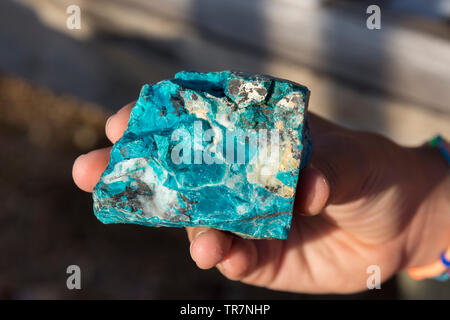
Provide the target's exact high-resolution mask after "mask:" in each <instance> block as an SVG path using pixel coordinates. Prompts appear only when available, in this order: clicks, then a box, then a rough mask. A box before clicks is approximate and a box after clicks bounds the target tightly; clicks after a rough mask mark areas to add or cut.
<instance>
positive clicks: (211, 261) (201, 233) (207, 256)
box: [188, 228, 232, 269]
mask: <svg viewBox="0 0 450 320" xmlns="http://www.w3.org/2000/svg"><path fill="white" fill-rule="evenodd" d="M188 235H189V238H190V240H191V248H190V251H191V257H192V259H193V260H194V261H195V263H196V264H197V266H198V267H199V268H201V269H210V268H212V267H214V266H216V265H217V264H218V263H219V262H220V261H222V259H223V258H224V257H225V255H226V254H227V253H228V251H229V250H230V247H231V241H232V240H231V238H232V237H231V235H229V234H226V233H225V232H222V231H219V230H215V229H209V228H188Z"/></svg>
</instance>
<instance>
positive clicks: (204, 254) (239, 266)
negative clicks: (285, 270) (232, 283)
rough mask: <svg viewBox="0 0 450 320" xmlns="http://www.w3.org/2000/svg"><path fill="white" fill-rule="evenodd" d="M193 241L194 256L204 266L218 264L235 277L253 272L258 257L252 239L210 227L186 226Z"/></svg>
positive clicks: (239, 278) (230, 277)
mask: <svg viewBox="0 0 450 320" xmlns="http://www.w3.org/2000/svg"><path fill="white" fill-rule="evenodd" d="M186 229H187V232H188V237H189V240H190V241H191V247H190V252H191V257H192V259H193V260H194V261H195V263H196V264H197V266H198V267H199V268H201V269H210V268H213V267H215V266H217V268H218V269H219V271H220V272H222V274H224V275H225V276H226V277H227V278H229V279H231V280H241V279H242V278H244V277H245V276H247V275H248V274H249V273H251V272H252V271H253V270H254V268H255V266H256V261H257V250H256V247H255V245H254V243H253V241H252V240H247V239H241V238H238V237H235V236H233V235H231V234H229V233H226V232H224V231H220V230H216V229H210V228H202V227H199V228H186Z"/></svg>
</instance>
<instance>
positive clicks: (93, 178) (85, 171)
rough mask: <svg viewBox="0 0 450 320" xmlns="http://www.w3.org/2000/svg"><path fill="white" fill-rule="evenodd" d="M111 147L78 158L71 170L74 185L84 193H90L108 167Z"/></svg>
mask: <svg viewBox="0 0 450 320" xmlns="http://www.w3.org/2000/svg"><path fill="white" fill-rule="evenodd" d="M110 152H111V147H109V148H104V149H98V150H94V151H91V152H89V153H86V154H83V155H81V156H79V157H78V158H77V159H76V160H75V163H74V164H73V168H72V176H73V180H74V181H75V184H76V185H77V186H78V187H79V188H80V189H81V190H84V191H86V192H92V191H93V190H94V187H95V185H96V184H97V182H98V180H99V179H100V176H101V174H102V173H103V171H105V169H106V167H107V166H108V161H109V153H110Z"/></svg>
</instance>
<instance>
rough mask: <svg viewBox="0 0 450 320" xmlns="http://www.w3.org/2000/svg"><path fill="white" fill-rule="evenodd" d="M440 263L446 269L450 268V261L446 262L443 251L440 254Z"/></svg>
mask: <svg viewBox="0 0 450 320" xmlns="http://www.w3.org/2000/svg"><path fill="white" fill-rule="evenodd" d="M441 262H442V264H443V265H444V266H446V267H447V268H450V260H447V259H446V258H445V251H444V252H442V254H441Z"/></svg>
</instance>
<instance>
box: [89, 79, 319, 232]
mask: <svg viewBox="0 0 450 320" xmlns="http://www.w3.org/2000/svg"><path fill="white" fill-rule="evenodd" d="M308 97H309V91H308V89H307V88H306V87H304V86H301V85H299V84H296V83H293V82H290V81H287V80H282V79H277V78H273V77H270V76H266V75H259V74H248V73H241V72H231V71H223V72H210V73H199V72H179V73H177V74H176V75H175V77H174V78H173V79H169V80H164V81H161V82H159V83H157V84H154V85H148V84H147V85H144V87H143V88H142V90H141V94H140V96H139V99H138V100H137V102H136V105H135V106H134V107H133V109H132V112H131V116H130V120H129V122H128V127H127V129H126V131H125V133H124V135H123V136H122V138H121V139H120V140H119V141H117V142H116V143H115V144H114V146H113V148H112V151H111V157H110V161H109V164H108V167H107V168H106V170H105V171H104V173H103V174H102V176H101V178H100V180H99V182H98V183H97V185H96V186H95V188H94V193H93V199H94V212H95V215H96V216H97V218H98V219H99V220H100V221H102V222H103V223H133V224H140V225H145V226H152V227H159V226H167V227H187V226H205V227H211V228H216V229H221V230H227V231H231V232H233V233H235V234H237V235H239V236H242V237H249V238H278V239H286V238H287V237H288V233H289V229H290V225H291V219H292V210H293V204H294V196H295V190H296V187H297V183H298V176H299V170H300V169H301V168H303V167H304V166H305V165H306V164H307V162H308V160H309V154H310V149H311V142H310V139H309V129H308V122H307V113H306V109H307V102H308ZM272 133H274V134H275V133H277V135H278V138H277V139H275V138H273V137H275V136H274V135H272ZM233 134H234V136H233ZM261 139H262V140H261ZM275 140H276V142H277V143H273V142H274V141H275ZM260 141H262V142H264V141H266V143H265V144H264V143H260ZM271 143H273V144H271ZM229 150H232V152H231V153H228V152H229ZM240 151H241V153H240V154H239V152H240ZM274 154H277V155H278V157H275V160H274V158H271V156H273V155H274Z"/></svg>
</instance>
